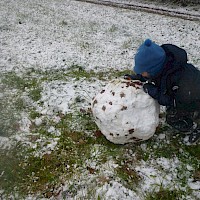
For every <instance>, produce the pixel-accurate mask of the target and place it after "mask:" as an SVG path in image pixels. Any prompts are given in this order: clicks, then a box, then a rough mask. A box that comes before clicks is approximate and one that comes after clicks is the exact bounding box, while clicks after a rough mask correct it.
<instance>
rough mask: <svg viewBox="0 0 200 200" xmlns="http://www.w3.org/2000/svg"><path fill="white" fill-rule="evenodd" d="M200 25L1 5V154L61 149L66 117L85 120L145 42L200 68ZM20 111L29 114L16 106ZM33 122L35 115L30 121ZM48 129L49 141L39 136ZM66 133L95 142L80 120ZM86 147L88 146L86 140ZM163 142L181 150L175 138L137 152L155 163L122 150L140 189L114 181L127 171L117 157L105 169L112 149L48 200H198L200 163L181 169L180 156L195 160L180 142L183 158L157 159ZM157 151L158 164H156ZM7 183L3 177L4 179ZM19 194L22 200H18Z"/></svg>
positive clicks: (33, 4) (37, 4)
mask: <svg viewBox="0 0 200 200" xmlns="http://www.w3.org/2000/svg"><path fill="white" fill-rule="evenodd" d="M190 12H192V10H190ZM194 12H195V11H194ZM199 26H200V22H199V21H187V20H183V19H178V18H174V17H167V16H163V15H162V16H161V15H156V14H151V13H146V12H139V11H133V10H125V9H119V8H112V7H105V6H101V5H94V4H88V3H83V2H79V1H72V0H43V1H40V0H33V1H31V0H28V1H24V0H1V1H0V72H1V73H0V74H1V75H0V78H1V79H0V88H1V95H0V100H1V107H0V108H1V112H2V113H1V123H0V125H1V126H2V127H3V128H2V130H1V131H0V148H1V150H5V149H7V151H9V149H10V148H11V146H12V145H14V144H16V141H20V142H22V143H23V144H26V145H29V147H30V148H32V149H33V151H34V156H36V157H42V156H44V155H47V154H51V153H52V152H54V150H57V148H58V147H57V146H58V145H57V144H58V142H59V140H60V138H61V135H62V129H59V128H58V124H59V125H60V124H61V121H62V119H63V118H64V116H65V115H69V114H71V113H72V114H73V113H76V112H77V111H78V110H80V109H81V110H82V112H85V110H87V109H88V108H89V107H90V105H89V103H90V102H91V99H92V97H93V96H94V95H95V94H97V93H98V92H99V90H100V89H101V88H102V86H103V85H105V84H106V83H107V82H108V79H109V78H114V76H115V75H116V72H119V71H124V70H131V69H132V67H133V56H134V54H135V52H136V49H137V47H138V46H139V45H140V44H141V43H142V42H143V41H144V40H145V39H146V38H151V39H152V40H154V41H156V42H157V43H158V44H163V43H173V44H175V45H178V46H180V47H182V48H184V49H185V50H187V52H188V57H189V62H191V63H193V64H194V65H196V66H197V67H198V68H200V58H199V52H200V29H199ZM91 70H92V71H91ZM101 73H102V74H103V75H102V76H101ZM112 73H113V77H112ZM13 83H14V85H13ZM12 87H13V88H12ZM18 100H19V101H18ZM16 102H17V105H18V107H20V109H21V110H20V109H18V110H17V109H15V107H14V106H13V105H15V103H16ZM8 111H9V112H8ZM33 114H34V115H36V114H37V116H35V117H31V116H33ZM5 116H7V118H6V119H5ZM11 118H12V119H13V120H17V123H14V127H15V131H14V132H8V133H7V132H6V131H4V130H5V129H4V128H5V127H4V125H5V124H9V123H10V121H9V120H10V119H11ZM49 121H51V123H50V124H48V123H49ZM4 122H5V123H4ZM47 122H48V123H47ZM44 126H45V130H46V132H47V133H48V134H46V135H42V136H41V135H40V133H41V132H42V130H43V129H44ZM67 126H69V127H70V128H71V129H72V130H76V131H82V132H83V133H84V134H86V135H87V136H88V135H90V134H91V133H93V132H94V131H93V132H92V131H91V130H85V129H84V127H82V126H81V124H80V123H79V121H78V117H75V119H74V118H71V121H70V123H69V124H67ZM6 127H7V126H6ZM8 127H9V128H10V126H8ZM42 128H43V129H42ZM33 130H34V131H33ZM46 132H45V133H46ZM30 138H31V140H30ZM186 139H187V138H186ZM13 141H15V142H13ZM81 142H84V141H81V140H79V141H78V143H81ZM165 142H166V145H169V146H170V145H174V143H173V142H172V141H171V139H169V137H168V134H167V132H162V133H160V134H159V135H158V137H155V138H154V140H153V141H152V142H150V143H141V144H139V145H138V146H137V149H140V150H141V152H143V154H144V155H148V159H146V160H145V159H144V158H143V159H138V152H137V151H134V150H135V148H136V147H135V146H134V145H133V146H125V147H124V148H125V150H126V148H127V150H128V153H127V154H126V155H124V157H125V158H126V157H128V158H127V160H129V161H130V160H131V161H130V162H131V164H130V163H128V162H127V161H123V162H121V165H123V166H126V167H125V168H126V170H125V171H126V172H127V174H128V175H129V176H131V175H132V173H137V174H138V177H140V179H141V180H140V182H139V183H138V184H137V185H135V184H133V182H128V181H125V182H126V183H128V184H125V183H124V182H123V178H122V177H119V176H117V175H116V170H117V169H118V168H119V166H120V167H121V165H120V164H119V163H118V162H116V160H115V159H114V158H113V157H112V156H111V159H110V160H107V161H106V162H103V163H101V162H100V161H101V159H102V156H103V155H104V154H105V152H106V151H110V148H111V147H109V145H108V146H106V145H105V146H104V143H102V144H98V145H97V144H95V145H92V146H90V148H91V149H90V152H89V155H90V156H89V157H88V159H87V160H85V163H84V164H83V165H82V166H81V167H80V166H79V167H77V166H76V165H73V166H71V165H70V164H69V165H67V166H66V173H67V170H69V169H70V168H72V167H73V168H74V169H75V170H77V171H79V173H80V171H81V173H80V174H73V176H72V177H71V179H70V180H68V179H67V180H65V179H64V178H61V179H62V181H61V182H62V184H60V187H59V189H58V191H59V194H57V196H55V195H50V198H51V199H56V198H65V199H70V198H71V199H94V198H98V199H99V198H100V199H138V200H143V199H145V198H146V195H147V194H148V193H149V192H154V193H156V192H159V191H161V190H168V192H170V191H175V190H177V191H179V193H181V192H182V193H183V194H182V197H181V198H180V199H191V200H192V199H195V198H196V199H198V198H200V192H199V189H200V182H199V179H197V180H196V179H195V178H194V177H193V174H194V172H195V171H197V172H198V170H199V165H200V164H199V163H197V161H194V160H191V159H192V157H190V156H189V158H188V164H186V163H185V162H184V161H183V160H181V158H180V155H183V157H187V156H188V153H187V152H183V149H184V148H187V147H185V146H184V145H185V144H182V143H181V144H179V145H180V149H179V153H177V152H176V153H177V155H176V153H175V154H174V157H172V158H165V157H164V156H163V155H162V153H160V152H159V151H158V150H157V149H159V148H161V143H162V144H165ZM5 143H6V144H5ZM164 146H165V145H164ZM115 148H116V147H115ZM162 148H163V147H162ZM191 148H193V146H191ZM195 148H196V149H198V145H196V147H195ZM172 149H174V146H172ZM166 151H167V150H166ZM155 152H156V155H157V154H158V155H159V156H158V157H154V156H151V155H149V153H150V154H151V153H152V155H153V154H155ZM179 154H180V155H179ZM106 155H107V154H106ZM104 156H105V155H104ZM27 157H28V155H27ZM144 157H145V156H144ZM109 158H110V157H109ZM121 159H122V157H121ZM186 160H187V159H186ZM0 162H1V161H0ZM126 162H127V163H128V164H127V163H126ZM86 168H87V170H86ZM88 169H89V172H90V173H88ZM115 169H116V170H115ZM183 172H184V173H183ZM5 174H6V172H4V170H1V169H0V178H2V177H4V175H5ZM123 177H124V176H123ZM138 179H139V178H138ZM128 180H129V178H128ZM131 180H134V179H131ZM0 186H1V187H2V185H1V184H0ZM72 187H73V190H76V192H75V193H72V191H73V190H72ZM0 189H1V188H0ZM51 189H52V188H51ZM4 190H5V188H2V190H0V195H1V194H2V195H5V194H4ZM180 191H181V192H180ZM38 192H40V191H38ZM187 193H188V195H186V194H187ZM11 195H16V198H19V197H18V196H17V194H12V193H11ZM37 195H39V194H38V193H37V192H35V193H34V194H30V197H28V195H27V199H34V198H37V197H38V196H37ZM2 197H5V196H2ZM39 197H43V196H42V195H41V196H39ZM174 197H175V196H174ZM179 197H180V196H179Z"/></svg>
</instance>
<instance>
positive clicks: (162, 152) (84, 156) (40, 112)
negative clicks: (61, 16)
mask: <svg viewBox="0 0 200 200" xmlns="http://www.w3.org/2000/svg"><path fill="white" fill-rule="evenodd" d="M126 72H127V71H121V72H119V71H115V72H113V71H112V73H111V72H109V71H108V72H105V73H103V72H101V73H95V72H86V71H84V70H83V69H82V68H80V66H79V67H78V69H77V66H76V67H74V66H73V67H72V68H70V69H69V70H67V71H65V72H63V73H64V74H63V73H61V72H60V71H57V72H56V71H53V72H49V73H43V72H41V71H37V72H36V71H34V70H31V71H28V72H27V73H24V74H23V75H21V76H19V75H17V74H15V73H10V72H9V73H6V74H4V77H2V84H3V86H5V87H6V88H7V90H11V89H12V90H15V94H17V98H18V99H17V98H15V100H14V102H16V103H15V104H14V105H12V107H11V108H10V107H7V108H6V112H8V109H12V110H13V107H14V108H15V110H16V111H18V114H20V112H21V113H26V115H25V114H23V115H22V119H21V121H18V120H16V121H15V123H16V124H15V126H16V127H17V129H13V127H11V128H10V129H12V130H13V132H14V131H17V133H18V134H14V133H12V134H13V135H12V137H10V140H11V141H12V142H13V145H12V147H10V150H9V151H8V150H7V149H6V148H5V149H4V150H3V151H2V152H1V162H0V166H1V167H0V168H1V170H2V174H1V179H2V180H1V183H0V187H1V188H2V189H3V194H2V195H3V197H9V196H10V195H14V196H15V195H20V196H16V198H22V197H26V196H27V195H34V196H37V197H38V198H42V197H45V198H50V197H51V198H55V197H59V198H61V197H62V198H83V199H93V198H98V199H107V198H109V197H111V196H112V195H114V194H113V193H111V194H109V193H108V191H109V188H112V187H114V188H112V190H115V189H116V188H115V187H119V188H121V189H122V192H120V195H119V196H116V197H115V198H116V199H118V198H125V196H127V195H128V198H132V197H135V198H136V197H137V198H138V196H140V198H141V199H173V198H174V199H178V198H182V197H186V196H190V195H191V197H193V196H194V194H193V190H192V189H191V187H198V184H197V185H195V181H198V180H199V177H197V178H195V176H197V174H199V159H200V157H199V155H200V154H199V152H200V148H199V145H196V146H188V145H186V144H184V140H183V138H182V137H180V136H179V135H174V136H173V133H172V131H173V130H170V128H169V127H167V126H165V125H162V124H161V125H160V128H159V129H158V130H157V132H156V135H155V136H154V137H153V138H152V139H151V140H148V141H146V142H142V143H138V144H135V145H134V144H127V145H114V144H112V143H110V142H109V141H107V140H106V139H105V137H104V136H103V135H102V134H101V133H100V131H99V130H98V128H97V126H96V124H95V123H94V120H93V117H92V114H91V110H90V104H89V103H90V102H87V99H88V98H90V97H88V96H87V95H88V93H90V95H91V92H92V90H91V88H89V89H90V91H85V92H84V93H85V96H83V95H81V97H80V96H79V95H78V96H76V95H74V96H73V98H74V99H73V100H71V104H70V105H68V106H69V107H68V108H67V109H65V108H64V107H63V106H60V107H59V106H58V104H57V103H55V102H57V101H58V102H59V101H60V100H61V99H59V98H57V99H53V101H54V104H52V102H51V101H49V100H50V99H51V97H50V96H49V94H48V97H49V99H48V100H47V99H46V98H44V96H45V95H47V94H46V93H44V92H45V91H47V89H45V91H43V89H42V87H41V86H42V85H43V86H45V87H46V84H44V83H51V82H52V81H53V82H54V83H55V81H59V84H58V87H57V88H56V84H54V87H55V88H56V89H57V90H61V86H62V85H63V84H67V79H71V78H73V80H74V84H75V85H76V87H75V88H76V89H77V87H78V86H77V83H76V82H77V81H81V82H82V83H83V82H84V81H86V80H87V81H91V80H92V81H94V79H96V81H97V80H99V81H101V82H102V83H101V84H103V83H106V82H107V80H109V78H110V76H111V74H115V75H116V76H120V75H121V73H122V74H124V73H126ZM34 77H37V78H34ZM55 88H54V90H55ZM64 88H65V87H64ZM68 89H69V88H68ZM71 89H72V88H71ZM95 89H96V88H95ZM61 91H62V90H61ZM68 92H69V93H72V92H70V91H68ZM55 94H56V95H57V97H59V95H58V94H59V93H58V92H55V91H54V92H53V94H52V95H55ZM65 98H67V97H66V96H65ZM44 100H45V101H47V102H48V103H50V104H47V105H46V104H45V102H44ZM19 102H20V103H19ZM69 102H70V100H69ZM10 103H13V101H12V102H10ZM48 106H49V109H47V107H48ZM54 106H56V107H54ZM4 111H5V109H3V110H1V112H2V113H3V112H4ZM10 111H11V110H10ZM62 111H65V112H66V113H63V112H62ZM72 111H73V112H72ZM162 117H164V116H162ZM17 123H18V124H17ZM7 129H8V128H7ZM14 144H15V145H14ZM102 168H104V170H105V171H102ZM87 177H88V178H87ZM193 181H194V183H193ZM117 183H118V184H121V185H120V186H119V185H116V184H117ZM113 184H114V186H113ZM190 184H194V186H193V185H192V186H191V187H190ZM123 187H124V189H123ZM139 188H140V189H139ZM96 190H98V191H99V192H98V193H97V192H96ZM142 192H144V195H143V197H142V196H141V195H142V194H140V193H142ZM121 193H122V194H121ZM129 193H131V194H129ZM109 195H111V196H109Z"/></svg>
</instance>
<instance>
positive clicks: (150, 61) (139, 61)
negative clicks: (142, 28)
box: [133, 39, 166, 76]
mask: <svg viewBox="0 0 200 200" xmlns="http://www.w3.org/2000/svg"><path fill="white" fill-rule="evenodd" d="M165 59H166V54H165V51H164V49H163V48H162V47H160V46H159V45H157V44H155V43H154V42H152V41H151V40H150V39H147V40H145V41H144V43H143V44H142V45H141V46H140V47H139V48H138V51H137V53H136V55H135V67H134V69H133V70H134V72H135V73H136V74H142V73H143V72H148V73H149V74H150V75H151V76H155V75H157V74H158V73H159V72H160V71H161V70H162V68H163V67H164V62H165Z"/></svg>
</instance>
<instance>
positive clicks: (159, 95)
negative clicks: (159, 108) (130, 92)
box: [143, 83, 174, 106]
mask: <svg viewBox="0 0 200 200" xmlns="http://www.w3.org/2000/svg"><path fill="white" fill-rule="evenodd" d="M143 88H144V91H145V92H146V93H148V94H149V95H150V96H151V97H152V98H154V99H156V100H157V101H158V103H159V104H160V105H163V106H172V105H173V102H174V98H173V97H172V96H169V95H168V94H165V93H163V92H161V91H160V90H159V88H158V87H156V86H155V85H154V84H152V83H145V84H144V86H143Z"/></svg>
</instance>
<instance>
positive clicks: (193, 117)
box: [125, 39, 200, 143]
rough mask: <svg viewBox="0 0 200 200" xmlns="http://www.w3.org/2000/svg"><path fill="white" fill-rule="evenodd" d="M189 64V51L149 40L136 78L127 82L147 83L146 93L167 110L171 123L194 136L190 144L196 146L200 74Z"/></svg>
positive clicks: (139, 58) (140, 54) (141, 52)
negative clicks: (138, 81)
mask: <svg viewBox="0 0 200 200" xmlns="http://www.w3.org/2000/svg"><path fill="white" fill-rule="evenodd" d="M187 61H188V60H187V53H186V52H185V50H183V49H181V48H179V47H177V46H175V45H172V44H163V45H162V46H159V45H157V44H155V43H154V42H152V41H151V40H150V39H147V40H145V41H144V43H143V44H142V45H141V46H140V47H139V48H138V51H137V53H136V55H135V67H134V69H133V70H134V72H135V73H136V75H128V74H127V75H125V78H126V79H133V80H141V81H142V82H145V81H146V83H145V84H144V86H143V88H144V91H145V92H147V93H148V94H149V95H150V96H151V97H153V98H154V99H156V100H157V101H158V103H159V104H160V105H163V106H166V108H167V109H166V121H167V123H168V124H169V125H171V126H172V127H174V128H175V129H177V130H179V131H181V132H189V133H191V134H190V136H189V141H190V142H191V143H196V142H197V141H198V140H199V139H200V126H199V127H198V125H197V124H196V123H195V122H196V121H197V120H198V119H199V118H200V71H199V70H198V69H197V68H195V67H194V66H193V65H192V64H189V63H187ZM199 125H200V124H199Z"/></svg>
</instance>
